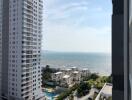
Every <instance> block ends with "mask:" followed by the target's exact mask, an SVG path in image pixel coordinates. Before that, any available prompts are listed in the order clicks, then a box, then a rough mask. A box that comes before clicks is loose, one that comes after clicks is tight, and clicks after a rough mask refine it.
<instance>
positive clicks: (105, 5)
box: [42, 0, 112, 53]
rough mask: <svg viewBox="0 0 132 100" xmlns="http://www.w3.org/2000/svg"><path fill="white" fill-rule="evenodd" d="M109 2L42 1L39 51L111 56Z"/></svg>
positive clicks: (108, 0) (110, 4) (110, 10)
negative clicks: (41, 38) (106, 53)
mask: <svg viewBox="0 0 132 100" xmlns="http://www.w3.org/2000/svg"><path fill="white" fill-rule="evenodd" d="M111 15H112V2H111V0H105V1H104V0H45V2H44V16H43V17H44V23H43V41H42V49H43V50H50V51H61V52H108V53H109V52H111Z"/></svg>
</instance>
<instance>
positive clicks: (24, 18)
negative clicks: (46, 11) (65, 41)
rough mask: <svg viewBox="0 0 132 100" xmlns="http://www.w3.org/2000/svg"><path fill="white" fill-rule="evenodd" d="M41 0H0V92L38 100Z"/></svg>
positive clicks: (14, 98) (17, 99) (10, 99)
mask: <svg viewBox="0 0 132 100" xmlns="http://www.w3.org/2000/svg"><path fill="white" fill-rule="evenodd" d="M42 12H43V0H0V95H1V98H5V99H8V100H39V98H40V95H41V93H42V92H41V66H40V56H41V38H42V31H41V30H42Z"/></svg>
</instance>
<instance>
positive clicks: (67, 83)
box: [61, 75, 73, 87]
mask: <svg viewBox="0 0 132 100" xmlns="http://www.w3.org/2000/svg"><path fill="white" fill-rule="evenodd" d="M72 80H73V78H72V77H71V76H70V75H64V76H63V78H62V81H61V85H62V86H66V87H69V86H70V85H71V84H72Z"/></svg>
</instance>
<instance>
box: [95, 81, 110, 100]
mask: <svg viewBox="0 0 132 100" xmlns="http://www.w3.org/2000/svg"><path fill="white" fill-rule="evenodd" d="M110 97H112V84H110V83H105V85H104V86H103V88H102V89H101V90H100V92H99V94H98V95H97V97H96V99H95V100H100V99H101V100H108V98H110Z"/></svg>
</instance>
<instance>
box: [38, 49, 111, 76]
mask: <svg viewBox="0 0 132 100" xmlns="http://www.w3.org/2000/svg"><path fill="white" fill-rule="evenodd" d="M41 63H42V67H45V66H46V65H50V67H51V68H62V67H64V66H65V67H64V68H70V67H77V68H79V69H81V68H88V69H89V70H90V71H91V72H92V73H93V72H96V73H99V74H100V75H110V74H111V55H110V54H105V53H63V52H61V53H60V52H46V53H45V52H44V53H43V54H42V60H41Z"/></svg>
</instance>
